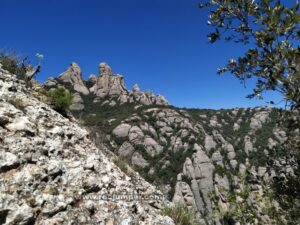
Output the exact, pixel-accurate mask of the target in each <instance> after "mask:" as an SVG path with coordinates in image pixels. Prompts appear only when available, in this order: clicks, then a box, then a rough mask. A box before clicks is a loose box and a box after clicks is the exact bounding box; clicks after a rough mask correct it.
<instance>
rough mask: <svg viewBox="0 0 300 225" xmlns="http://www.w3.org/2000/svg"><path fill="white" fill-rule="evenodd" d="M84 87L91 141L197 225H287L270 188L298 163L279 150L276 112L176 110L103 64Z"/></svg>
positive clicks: (290, 173) (258, 109) (281, 138)
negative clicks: (190, 213) (189, 212)
mask: <svg viewBox="0 0 300 225" xmlns="http://www.w3.org/2000/svg"><path fill="white" fill-rule="evenodd" d="M55 81H56V82H57V79H54V80H53V79H50V80H49V81H48V82H47V83H48V85H49V84H51V85H52V84H53V83H54V82H55ZM58 83H59V82H58ZM86 83H87V86H88V87H89V91H90V93H91V94H90V96H92V97H91V98H86V97H85V96H84V95H82V94H80V96H81V97H82V100H83V103H82V101H81V100H79V103H80V104H83V105H84V107H85V108H84V110H83V111H81V113H80V118H81V119H82V120H83V121H84V123H85V125H86V126H87V127H89V128H90V130H91V135H92V136H93V137H95V141H96V142H97V140H98V139H99V137H100V136H101V137H102V140H103V141H102V143H101V145H102V144H103V143H104V145H106V146H107V147H108V148H109V149H111V150H112V151H113V153H114V154H117V155H119V156H120V158H122V159H123V160H124V161H125V162H127V163H128V164H130V165H132V166H133V168H134V169H135V170H136V171H138V172H139V173H140V174H141V175H142V176H143V177H144V178H145V179H146V180H148V181H149V182H151V183H153V184H155V185H156V186H158V187H159V188H160V189H161V190H162V191H164V192H165V193H166V194H168V195H169V199H170V200H172V201H173V202H175V203H178V202H179V203H182V204H185V205H186V206H187V207H188V208H195V209H196V210H197V217H198V220H199V222H200V224H205V225H211V224H217V225H221V224H239V222H241V221H240V220H241V218H242V220H243V221H244V222H245V221H247V222H249V221H252V222H251V223H250V222H249V224H260V223H261V224H278V221H279V223H280V224H288V221H287V219H288V216H289V215H287V214H286V212H285V211H284V210H283V209H282V208H281V205H279V203H278V201H277V200H276V199H274V198H272V197H270V196H272V188H271V187H272V185H273V180H275V179H285V178H286V177H287V176H294V170H295V169H296V168H297V163H296V162H295V160H294V159H293V157H292V156H290V155H289V154H288V153H285V152H282V150H280V146H281V145H282V143H283V142H284V141H285V140H286V138H287V137H286V134H285V132H284V130H282V129H280V127H278V125H276V120H277V118H278V111H277V110H276V109H274V108H271V107H256V108H246V109H238V108H235V109H227V110H223V109H222V110H205V109H203V110H201V109H184V110H183V109H179V108H175V107H172V106H170V105H168V103H167V102H166V100H165V99H164V98H163V97H162V96H154V95H153V94H152V93H151V92H150V91H146V92H141V91H140V89H139V87H138V85H137V84H136V85H134V87H133V89H132V92H130V91H128V90H127V89H126V88H125V85H124V79H123V77H122V76H120V75H114V74H113V73H112V70H111V68H110V67H109V66H108V65H107V64H105V63H102V64H100V66H99V76H98V77H96V76H95V75H91V76H90V78H89V80H88V81H87V82H86ZM52 86H53V85H52ZM72 90H73V88H72V87H71V91H72ZM158 106H159V107H158ZM73 113H74V115H75V116H79V113H78V111H73ZM99 134H102V135H99ZM274 154H275V155H278V156H276V157H277V158H275V159H274V158H273V159H272V160H273V161H274V162H272V163H270V156H274ZM278 168H279V169H278ZM240 210H244V211H247V213H244V212H242V211H240ZM241 215H243V216H241ZM274 215H276V217H275V216H274ZM253 221H254V222H253ZM244 222H241V224H244Z"/></svg>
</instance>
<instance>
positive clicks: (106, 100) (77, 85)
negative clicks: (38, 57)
mask: <svg viewBox="0 0 300 225" xmlns="http://www.w3.org/2000/svg"><path fill="white" fill-rule="evenodd" d="M84 83H87V85H85V84H84ZM44 85H45V87H46V88H48V89H50V88H54V87H57V86H59V85H63V86H65V87H66V88H68V89H69V90H71V91H74V92H78V93H80V94H83V95H87V94H89V93H90V94H91V95H92V96H93V102H94V103H97V102H100V103H101V104H103V105H109V106H115V105H116V104H117V103H119V104H125V103H137V104H142V105H168V102H167V100H166V99H165V98H164V97H163V96H161V95H154V94H153V93H152V92H151V91H146V92H140V89H139V87H138V85H137V84H136V85H135V86H134V88H133V92H130V91H128V90H127V89H126V87H125V82H124V77H123V76H122V75H120V74H113V72H112V69H111V68H110V66H109V65H108V64H107V63H100V64H99V75H98V77H97V76H96V75H94V74H92V75H90V76H89V79H88V81H87V82H84V81H83V80H82V73H81V70H80V68H79V66H78V65H77V64H76V63H72V64H71V66H70V67H69V68H68V69H67V71H66V72H64V73H62V74H61V75H59V76H58V77H57V78H53V77H50V78H49V79H48V80H47V81H46V82H45V84H44ZM77 99H79V98H78V95H77ZM72 109H73V110H81V109H82V107H73V108H72Z"/></svg>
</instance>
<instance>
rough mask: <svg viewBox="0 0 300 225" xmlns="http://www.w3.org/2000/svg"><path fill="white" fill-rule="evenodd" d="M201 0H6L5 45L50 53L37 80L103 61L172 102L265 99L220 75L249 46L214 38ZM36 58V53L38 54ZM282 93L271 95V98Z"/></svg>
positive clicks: (91, 68) (2, 0)
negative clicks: (72, 64) (209, 39)
mask: <svg viewBox="0 0 300 225" xmlns="http://www.w3.org/2000/svg"><path fill="white" fill-rule="evenodd" d="M198 3H199V0H126V1H125V0H47V1H41V0H26V1H19V0H0V5H1V13H0V25H1V26H0V27H1V35H0V48H2V49H6V50H15V51H17V52H20V53H22V54H23V55H29V56H30V57H31V58H32V59H34V58H35V57H34V55H35V54H36V53H42V54H44V56H45V58H44V60H43V65H42V72H41V73H40V74H39V75H38V77H37V79H38V80H40V81H45V80H46V79H47V77H49V76H57V75H58V74H60V73H61V72H63V71H64V70H65V69H66V68H67V67H68V65H69V64H70V62H72V61H75V62H77V63H78V64H79V65H80V67H81V69H82V71H83V74H84V77H85V78H87V77H88V76H89V74H91V73H97V70H98V64H99V62H102V61H105V62H107V63H109V64H110V65H111V67H112V69H113V71H114V72H115V73H121V74H123V75H124V76H125V82H126V86H127V88H128V89H131V88H132V86H133V85H134V84H135V83H138V84H139V86H140V88H141V89H142V90H145V89H151V90H152V91H153V92H154V93H160V94H162V95H164V96H165V97H166V98H167V99H168V100H169V101H170V102H171V103H172V104H173V105H175V106H180V107H199V108H233V107H249V106H256V105H266V103H265V102H266V101H260V100H248V99H246V98H245V96H246V95H247V94H248V93H249V92H250V91H251V84H249V85H248V87H247V89H245V88H244V87H243V85H241V84H240V83H239V81H238V80H237V79H236V78H234V77H233V76H231V75H223V76H218V75H216V70H217V68H218V67H220V66H222V65H224V64H225V63H226V62H227V60H228V58H230V57H235V56H238V55H239V54H241V53H242V52H243V49H242V48H243V46H237V45H227V44H226V45H225V44H224V43H222V42H220V43H218V44H214V45H211V44H209V43H208V42H207V38H206V35H207V33H208V32H209V29H210V28H209V27H208V26H207V25H206V21H207V18H208V14H207V12H204V11H200V10H199V9H198V7H197V4H198ZM32 61H33V62H34V60H32ZM270 99H275V101H277V100H278V99H279V96H276V95H275V94H272V95H270V96H269V98H268V100H270Z"/></svg>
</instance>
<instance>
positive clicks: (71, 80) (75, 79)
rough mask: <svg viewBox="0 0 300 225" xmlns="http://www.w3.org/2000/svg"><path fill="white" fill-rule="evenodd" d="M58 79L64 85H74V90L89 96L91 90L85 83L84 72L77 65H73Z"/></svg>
mask: <svg viewBox="0 0 300 225" xmlns="http://www.w3.org/2000/svg"><path fill="white" fill-rule="evenodd" d="M58 79H59V80H60V81H62V82H63V83H67V84H69V85H72V86H73V88H74V90H75V91H77V92H79V93H82V94H84V95H87V94H89V90H88V89H87V88H86V86H85V85H84V83H83V80H82V72H81V69H80V67H79V66H78V65H77V64H76V63H74V62H73V63H71V65H70V66H69V68H68V69H67V71H65V72H63V73H62V74H60V75H59V76H58Z"/></svg>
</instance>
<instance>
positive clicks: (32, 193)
mask: <svg viewBox="0 0 300 225" xmlns="http://www.w3.org/2000/svg"><path fill="white" fill-rule="evenodd" d="M42 93H43V89H42V87H40V86H39V85H35V86H34V88H33V89H30V88H27V87H26V86H25V82H24V81H23V80H19V79H17V77H16V76H15V75H12V74H10V73H9V72H7V71H5V70H3V69H1V64H0V224H5V225H29V224H30V225H33V224H37V225H39V224H40V225H51V224H52V225H55V224H123V225H126V224H164V225H166V224H169V225H173V224H174V223H173V222H172V220H171V219H170V218H168V217H164V216H161V215H160V213H159V209H160V208H161V207H162V206H163V204H165V203H166V202H165V201H164V198H163V195H162V193H161V192H159V191H158V190H156V189H155V187H154V186H152V185H150V184H149V183H147V182H146V181H145V180H144V179H142V178H141V177H140V176H139V175H138V174H137V173H135V172H134V171H131V173H130V176H128V175H127V174H125V173H124V172H123V171H122V170H120V169H119V168H118V167H117V166H116V165H115V164H114V163H113V162H112V161H111V160H110V159H108V158H107V157H106V156H105V155H104V154H103V151H104V150H103V149H101V148H97V147H96V146H95V144H94V143H93V142H92V141H91V140H90V137H89V136H90V135H89V133H88V132H87V131H86V130H85V129H83V128H81V127H80V126H79V125H78V124H77V123H76V121H75V120H74V119H72V118H71V119H67V118H65V117H63V116H62V115H60V114H59V113H57V112H56V111H54V110H53V109H52V108H51V107H50V106H49V105H47V104H45V103H43V101H44V99H43V94H42Z"/></svg>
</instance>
